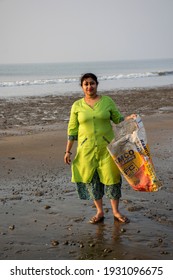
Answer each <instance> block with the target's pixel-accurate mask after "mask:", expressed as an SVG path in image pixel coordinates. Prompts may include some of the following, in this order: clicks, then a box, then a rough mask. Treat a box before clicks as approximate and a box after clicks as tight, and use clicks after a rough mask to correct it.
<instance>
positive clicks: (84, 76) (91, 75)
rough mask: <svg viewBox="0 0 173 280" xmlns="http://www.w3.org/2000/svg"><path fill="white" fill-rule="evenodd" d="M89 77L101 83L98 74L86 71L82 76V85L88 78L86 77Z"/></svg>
mask: <svg viewBox="0 0 173 280" xmlns="http://www.w3.org/2000/svg"><path fill="white" fill-rule="evenodd" d="M88 78H91V79H93V80H94V81H95V82H96V85H98V84H99V82H98V80H97V76H96V75H94V74H93V73H86V74H84V75H82V76H81V78H80V85H81V86H82V84H83V81H84V80H86V79H88Z"/></svg>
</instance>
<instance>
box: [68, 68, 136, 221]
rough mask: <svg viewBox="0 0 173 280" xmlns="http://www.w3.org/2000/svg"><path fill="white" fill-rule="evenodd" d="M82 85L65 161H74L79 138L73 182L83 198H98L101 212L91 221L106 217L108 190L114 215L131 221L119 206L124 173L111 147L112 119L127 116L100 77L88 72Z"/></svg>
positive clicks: (75, 105)
mask: <svg viewBox="0 0 173 280" xmlns="http://www.w3.org/2000/svg"><path fill="white" fill-rule="evenodd" d="M81 87H82V89H83V92H84V98H81V99H79V100H77V101H75V102H74V103H73V105H72V108H71V114H70V120H69V124H68V141H67V146H66V151H65V156H64V162H65V163H67V164H70V163H71V159H70V156H71V154H72V153H71V149H72V146H73V143H74V141H75V140H78V146H77V153H76V156H75V158H74V160H73V163H72V182H75V183H77V190H78V194H79V197H80V199H93V201H94V204H95V206H96V209H97V213H96V215H95V216H94V217H92V218H91V219H90V223H92V224H95V223H98V222H100V221H102V220H103V219H104V211H103V201H102V198H103V195H104V192H105V194H106V195H107V197H108V198H109V199H110V203H111V206H112V211H113V215H114V219H116V220H118V221H120V222H122V223H126V222H129V220H128V218H127V217H125V216H123V215H122V214H121V213H120V212H119V210H118V205H119V199H120V197H121V175H120V172H119V170H118V168H117V166H116V165H115V163H114V162H113V159H112V158H111V156H110V154H109V152H108V150H107V145H108V143H109V142H110V141H111V140H112V139H113V138H114V132H113V129H112V125H111V121H113V122H114V123H115V124H117V123H119V122H121V121H123V120H124V118H123V116H122V115H121V113H120V112H119V110H118V108H117V107H116V105H115V103H114V101H113V100H112V99H111V98H110V97H108V96H101V95H98V93H97V87H98V80H97V77H96V76H95V75H94V74H92V73H86V74H84V75H83V76H82V77H81ZM133 116H134V115H131V116H129V117H127V118H131V117H133Z"/></svg>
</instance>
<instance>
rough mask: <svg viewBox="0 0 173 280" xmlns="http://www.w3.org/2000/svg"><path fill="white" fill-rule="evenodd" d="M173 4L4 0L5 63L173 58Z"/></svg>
mask: <svg viewBox="0 0 173 280" xmlns="http://www.w3.org/2000/svg"><path fill="white" fill-rule="evenodd" d="M172 27H173V1H172V0H87V1H86V0H0V64H6V63H34V62H38V63H44V62H84V61H109V60H114V61H115V60H126V59H129V60H132V59H158V58H173V31H172Z"/></svg>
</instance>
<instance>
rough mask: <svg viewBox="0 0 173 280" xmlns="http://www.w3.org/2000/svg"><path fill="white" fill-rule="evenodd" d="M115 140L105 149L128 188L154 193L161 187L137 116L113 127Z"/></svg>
mask: <svg viewBox="0 0 173 280" xmlns="http://www.w3.org/2000/svg"><path fill="white" fill-rule="evenodd" d="M115 135H116V136H115V138H114V139H113V140H112V141H111V143H110V144H108V146H107V149H108V151H109V153H110V155H111V156H112V158H113V160H114V162H115V164H116V165H117V166H118V168H119V170H120V171H121V173H122V174H123V176H124V178H125V179H126V180H127V182H128V183H129V184H130V186H131V187H132V188H133V189H134V190H136V191H144V192H154V191H158V189H159V187H160V186H161V183H160V181H159V180H158V179H157V177H156V173H155V169H154V165H153V161H152V158H151V154H150V149H149V145H148V143H147V136H146V132H145V128H144V125H143V122H142V119H141V117H140V116H139V115H137V116H136V118H134V119H129V120H125V121H123V122H121V123H119V124H118V125H115Z"/></svg>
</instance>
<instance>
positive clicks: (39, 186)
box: [0, 87, 173, 260]
mask: <svg viewBox="0 0 173 280" xmlns="http://www.w3.org/2000/svg"><path fill="white" fill-rule="evenodd" d="M105 94H107V95H110V96H111V97H112V98H113V99H114V100H116V103H117V104H118V106H119V108H120V111H121V112H122V113H123V114H124V115H128V114H131V113H137V114H140V116H141V117H142V120H143V122H144V125H145V128H146V132H147V137H148V142H149V145H150V149H151V154H152V157H153V162H154V165H155V169H156V173H157V176H158V178H159V179H160V180H161V182H162V188H161V189H160V190H159V191H158V192H154V193H144V192H136V191H134V190H133V189H132V188H131V187H130V186H129V185H128V184H127V183H126V182H125V180H124V179H123V186H122V198H121V202H120V210H121V212H122V213H123V214H125V215H127V216H128V217H129V219H130V223H129V224H120V223H118V222H114V220H113V216H112V212H111V207H110V203H109V201H108V199H107V198H106V197H104V209H105V220H104V222H102V223H100V224H97V225H91V224H89V223H88V220H89V218H90V217H92V216H93V215H94V214H95V209H94V207H93V203H92V201H82V200H79V198H78V196H77V193H76V190H75V184H73V183H71V182H70V179H71V171H70V166H67V165H65V164H64V162H63V156H64V151H65V146H66V138H67V136H66V129H67V123H68V118H69V111H70V107H71V104H72V103H73V102H74V100H76V99H78V98H79V96H75V97H66V98H65V97H58V96H46V97H35V98H23V99H22V98H20V99H1V100H0V101H1V102H0V115H1V118H0V176H1V177H0V204H1V211H0V248H1V249H0V259H1V260H11V259H13V260H21V259H30V260H37V259H38V260H39V259H48V260H51V259H52V260H53V259H57V260H68V259H74V260H82V259H97V260H99V259H107V260H108V259H110V260H111V259H117V260H128V259H129V260H136V259H137V260H142V259H144V260H145V259H149V260H150V259H151V260H152V259H162V260H170V259H173V234H172V229H173V215H172V211H173V205H172V196H173V172H172V166H173V133H172V131H173V130H172V129H173V125H172V119H173V88H172V87H167V88H156V89H134V90H130V91H127V90H124V91H123V90H121V91H118V92H116V91H113V92H111V93H105ZM74 154H75V147H74V148H73V156H74Z"/></svg>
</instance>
